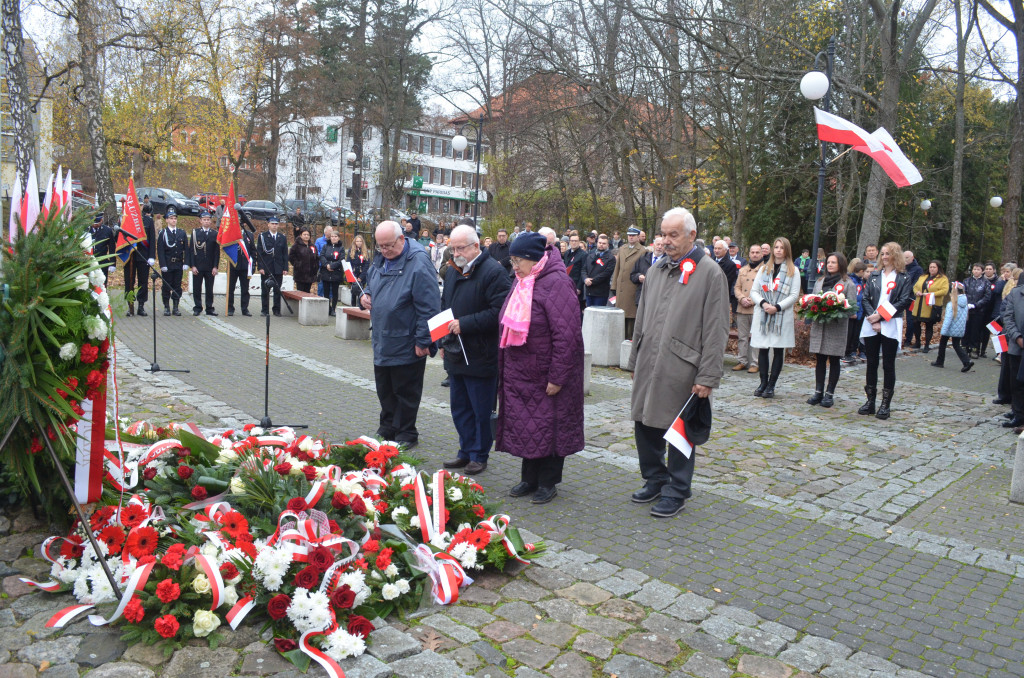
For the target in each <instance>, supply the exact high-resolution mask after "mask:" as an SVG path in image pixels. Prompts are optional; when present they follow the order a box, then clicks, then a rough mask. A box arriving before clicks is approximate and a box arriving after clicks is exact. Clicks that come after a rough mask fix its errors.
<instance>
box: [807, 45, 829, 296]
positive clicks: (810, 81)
mask: <svg viewBox="0 0 1024 678" xmlns="http://www.w3.org/2000/svg"><path fill="white" fill-rule="evenodd" d="M823 56H824V57H825V73H824V74H823V73H822V72H821V71H811V72H810V73H808V74H806V75H805V76H804V77H803V78H802V79H801V80H800V93H801V94H803V95H804V96H805V97H807V98H808V99H812V100H814V99H822V102H821V108H822V110H824V111H825V112H826V113H828V112H829V108H830V99H831V97H830V96H829V95H830V94H831V93H832V63H833V61H834V60H835V57H836V38H835V36H832V37H831V38H829V39H828V51H827V52H818V54H817V56H815V57H814V65H815V66H817V65H818V59H820V58H821V57H823ZM822 75H824V80H822V77H821V76H822ZM822 87H824V91H822V89H821V88H822ZM818 153H819V164H818V201H817V203H816V205H815V207H814V244H813V245H812V246H811V256H812V257H815V259H814V260H816V259H817V256H818V241H819V239H820V237H821V210H822V202H823V200H824V197H825V168H826V167H828V163H827V162H825V142H824V141H823V140H822V139H821V138H820V137H819V138H818ZM815 269H816V267H815V266H813V265H812V266H808V267H807V289H808V290H813V289H814V279H815V277H816V275H817V270H815Z"/></svg>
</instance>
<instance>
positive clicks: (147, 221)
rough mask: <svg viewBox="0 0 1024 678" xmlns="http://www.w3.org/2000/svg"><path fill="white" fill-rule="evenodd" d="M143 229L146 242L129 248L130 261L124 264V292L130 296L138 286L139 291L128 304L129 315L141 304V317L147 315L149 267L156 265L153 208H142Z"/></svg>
mask: <svg viewBox="0 0 1024 678" xmlns="http://www.w3.org/2000/svg"><path fill="white" fill-rule="evenodd" d="M142 228H143V230H144V231H145V232H146V239H145V241H143V240H140V241H138V242H137V243H136V244H135V246H134V247H129V250H128V251H129V254H128V260H127V261H125V262H124V292H125V294H126V295H127V294H129V293H130V292H131V291H132V290H134V289H135V287H136V285H138V288H139V291H138V293H137V294H136V295H135V300H134V301H132V302H131V303H129V304H128V315H133V314H134V313H135V302H136V301H137V302H139V315H141V316H145V315H146V302H147V301H148V300H149V267H150V266H152V265H153V264H155V263H156V261H155V260H154V259H153V254H155V253H156V235H155V230H154V228H153V208H152V206H150V205H144V206H143V208H142Z"/></svg>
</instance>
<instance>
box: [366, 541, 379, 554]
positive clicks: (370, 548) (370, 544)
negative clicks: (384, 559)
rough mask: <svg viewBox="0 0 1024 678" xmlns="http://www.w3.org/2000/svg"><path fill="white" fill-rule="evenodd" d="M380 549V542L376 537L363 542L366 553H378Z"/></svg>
mask: <svg viewBox="0 0 1024 678" xmlns="http://www.w3.org/2000/svg"><path fill="white" fill-rule="evenodd" d="M379 550H380V542H379V541H377V540H376V539H370V540H369V541H367V542H366V543H365V544H363V551H365V552H366V553H376V552H377V551H379Z"/></svg>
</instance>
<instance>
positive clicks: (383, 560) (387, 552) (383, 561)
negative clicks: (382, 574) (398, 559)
mask: <svg viewBox="0 0 1024 678" xmlns="http://www.w3.org/2000/svg"><path fill="white" fill-rule="evenodd" d="M392 553H394V551H393V550H392V549H384V550H383V551H381V552H380V553H379V554H378V555H377V569H378V570H386V569H387V567H388V565H390V564H391V554H392Z"/></svg>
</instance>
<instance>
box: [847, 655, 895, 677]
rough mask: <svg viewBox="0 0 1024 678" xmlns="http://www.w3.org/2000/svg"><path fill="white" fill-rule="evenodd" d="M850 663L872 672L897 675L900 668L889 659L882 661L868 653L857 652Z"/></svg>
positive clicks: (850, 659) (851, 657)
mask: <svg viewBox="0 0 1024 678" xmlns="http://www.w3.org/2000/svg"><path fill="white" fill-rule="evenodd" d="M849 661H851V662H853V663H854V664H856V665H858V666H863V667H864V668H866V669H871V670H872V671H884V672H887V673H890V674H893V673H896V672H897V671H899V668H900V667H899V666H897V665H896V664H893V663H892V662H891V661H889V660H888V659H882V658H881V657H876V656H875V655H873V654H869V653H867V652H855V653H853V654H852V655H851V656H850V658H849Z"/></svg>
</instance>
